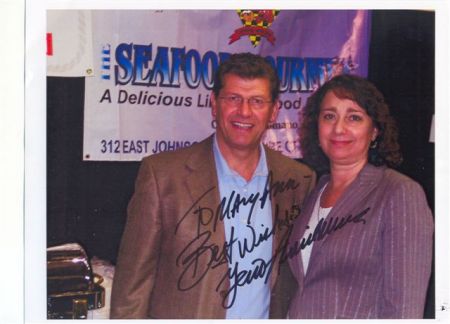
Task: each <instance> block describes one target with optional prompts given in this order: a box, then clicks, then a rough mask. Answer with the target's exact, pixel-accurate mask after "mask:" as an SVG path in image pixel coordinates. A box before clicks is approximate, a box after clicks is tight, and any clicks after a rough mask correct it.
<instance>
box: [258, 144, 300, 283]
mask: <svg viewBox="0 0 450 324" xmlns="http://www.w3.org/2000/svg"><path fill="white" fill-rule="evenodd" d="M264 148H265V150H266V158H267V165H268V169H269V176H271V183H272V184H273V183H275V182H277V181H287V180H288V179H289V173H290V170H289V169H288V168H286V167H285V165H284V164H283V163H279V160H278V158H277V157H276V156H275V154H276V153H275V152H273V151H271V150H269V149H267V148H266V147H264ZM268 185H269V186H270V183H269V184H268ZM268 189H269V190H270V188H268ZM270 200H271V205H272V226H273V227H274V226H276V223H277V218H278V219H283V218H284V216H285V211H286V210H290V208H291V207H292V206H293V204H294V197H293V195H287V194H278V195H275V196H273V195H272V194H271V196H270ZM273 230H274V236H273V238H272V240H273V241H272V256H273V257H274V256H275V257H274V258H273V268H272V273H271V279H270V284H271V288H273V287H274V285H275V283H276V279H277V273H278V269H279V263H280V262H279V261H280V259H279V257H280V253H281V251H280V249H281V248H282V247H283V246H284V244H287V243H288V242H283V239H287V235H288V233H287V228H286V227H284V228H283V229H282V230H278V228H273Z"/></svg>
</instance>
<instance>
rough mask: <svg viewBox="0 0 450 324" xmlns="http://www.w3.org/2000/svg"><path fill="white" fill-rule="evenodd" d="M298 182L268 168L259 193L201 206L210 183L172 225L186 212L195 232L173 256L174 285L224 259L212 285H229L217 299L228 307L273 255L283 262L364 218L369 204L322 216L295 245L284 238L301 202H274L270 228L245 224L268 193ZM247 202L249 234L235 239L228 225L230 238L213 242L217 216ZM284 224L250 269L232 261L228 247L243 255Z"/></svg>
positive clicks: (265, 271) (190, 281)
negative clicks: (269, 251)
mask: <svg viewBox="0 0 450 324" xmlns="http://www.w3.org/2000/svg"><path fill="white" fill-rule="evenodd" d="M299 185H300V183H298V182H297V181H296V180H294V179H291V178H289V179H288V180H287V181H273V177H272V173H269V176H268V178H267V181H266V184H265V187H264V190H263V192H262V193H260V192H257V193H254V194H251V195H250V196H249V197H248V198H246V197H242V196H240V195H239V194H236V192H234V191H233V192H232V193H231V194H230V196H229V197H224V198H223V199H222V200H221V201H220V203H219V205H218V206H217V207H216V208H215V209H214V208H211V207H209V206H202V202H203V201H204V199H206V198H207V197H208V195H210V194H217V191H216V189H217V188H215V187H211V188H210V189H208V190H207V191H206V192H205V193H204V194H203V195H201V196H200V197H199V198H198V199H197V200H196V201H195V202H194V204H193V205H192V206H191V207H190V208H189V209H188V210H187V212H186V213H185V214H184V215H183V217H182V218H181V219H180V221H179V222H178V223H177V226H176V228H175V234H177V233H178V231H179V229H180V226H182V224H183V223H184V222H185V221H186V219H187V218H188V217H193V218H194V219H195V222H196V235H195V237H193V238H192V240H191V241H190V242H188V244H187V245H186V246H185V247H184V248H183V249H182V250H181V251H180V253H179V255H178V256H177V259H176V265H177V266H181V267H182V268H183V271H182V273H181V275H180V277H179V278H178V282H177V287H178V289H180V290H182V291H184V290H189V289H191V288H193V287H195V286H196V285H197V284H199V283H200V282H201V281H202V279H203V278H204V277H205V276H206V275H207V273H208V271H210V270H213V269H215V268H217V267H219V266H221V265H223V264H227V265H229V266H228V267H227V271H225V273H224V274H223V276H222V277H221V278H222V279H221V280H220V281H219V282H218V285H217V287H216V291H219V289H220V287H221V286H222V285H223V284H224V283H228V281H227V278H228V279H229V283H230V286H229V288H228V290H227V291H226V294H225V295H224V296H223V301H222V305H223V306H224V307H225V308H229V307H231V306H232V305H233V304H234V302H235V299H236V295H237V288H238V287H242V286H244V285H247V284H250V283H252V282H253V281H254V280H261V279H264V280H265V283H267V281H268V279H269V278H270V274H271V273H272V270H273V265H274V264H275V263H276V262H277V261H278V262H279V263H281V262H285V261H286V260H287V259H288V258H290V257H294V256H295V255H297V254H298V253H299V252H300V250H301V249H304V248H305V247H306V246H308V245H310V244H312V242H314V241H317V240H321V239H323V238H324V237H325V236H326V235H329V234H331V233H332V232H334V231H336V230H338V229H340V228H342V227H344V226H345V225H346V224H348V223H349V222H353V223H358V222H362V223H365V220H364V219H363V216H364V215H365V214H366V213H367V212H368V210H369V209H370V208H367V209H366V210H365V211H363V212H361V213H359V214H357V215H355V216H354V217H353V216H352V215H349V216H348V217H346V218H343V219H339V218H337V219H335V221H334V222H333V219H330V220H329V221H325V220H322V221H321V222H319V224H318V225H317V226H316V228H315V230H314V234H312V236H311V237H308V239H307V240H304V239H303V240H302V241H301V243H299V242H296V244H295V245H294V246H288V238H289V236H290V234H291V232H292V229H293V220H294V219H295V218H297V216H298V215H299V214H300V207H299V206H298V205H293V206H291V208H290V209H289V210H280V208H279V206H278V205H275V206H274V208H275V215H274V222H273V224H272V227H271V228H264V229H263V230H262V231H260V232H259V234H258V233H257V231H255V229H254V228H253V227H252V226H251V225H250V221H251V217H252V215H253V213H254V212H255V210H258V209H259V208H263V207H264V206H265V204H266V203H267V200H268V199H270V200H271V199H272V198H273V197H274V196H276V195H278V194H282V193H285V192H288V191H289V190H295V189H296V188H298V186H299ZM246 205H250V211H249V213H248V215H247V225H246V228H247V229H248V230H249V231H250V234H251V235H250V237H249V238H245V239H243V240H239V239H238V238H237V237H236V236H235V231H234V228H233V227H231V232H230V239H229V241H228V242H227V241H225V242H224V243H223V244H221V245H218V244H216V243H213V242H211V236H212V235H213V233H214V232H215V231H216V229H217V224H218V222H219V221H223V220H224V219H225V217H227V218H228V219H230V218H233V217H235V216H236V215H237V213H238V212H239V208H240V207H241V206H246ZM284 227H287V229H286V235H284V236H283V237H282V238H281V241H280V243H279V244H278V246H276V247H275V249H274V254H273V255H272V257H271V259H270V260H263V259H260V258H257V259H255V260H253V261H252V263H251V264H252V267H253V268H252V269H240V268H239V262H234V263H233V251H236V250H237V251H238V255H239V257H240V258H244V257H246V256H248V254H250V253H251V252H253V250H254V249H255V248H257V247H258V246H259V245H260V244H262V243H263V242H266V241H268V240H270V239H272V238H273V237H274V235H275V232H276V231H277V230H282V229H283V228H284Z"/></svg>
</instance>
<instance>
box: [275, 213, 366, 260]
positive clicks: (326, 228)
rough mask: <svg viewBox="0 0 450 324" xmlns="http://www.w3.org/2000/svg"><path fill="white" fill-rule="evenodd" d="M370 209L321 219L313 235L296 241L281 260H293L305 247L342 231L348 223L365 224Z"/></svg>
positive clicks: (310, 234)
mask: <svg viewBox="0 0 450 324" xmlns="http://www.w3.org/2000/svg"><path fill="white" fill-rule="evenodd" d="M369 210H370V207H368V208H366V209H364V210H363V211H361V212H359V213H357V214H355V215H352V214H350V215H348V216H347V217H342V218H339V217H336V218H333V217H330V218H327V219H324V218H321V219H320V221H319V223H318V224H317V225H316V227H315V228H314V232H313V233H309V235H308V237H306V238H305V237H303V238H302V239H301V240H300V241H296V242H295V243H294V245H292V246H290V247H289V248H288V251H286V255H285V256H283V259H287V258H293V257H294V256H296V255H297V254H299V253H300V251H301V250H303V249H305V248H306V247H307V246H309V245H311V244H312V243H313V242H315V241H321V240H323V239H324V238H325V237H326V236H327V235H331V234H332V233H334V232H336V231H337V230H340V229H342V228H343V227H344V226H345V225H347V224H348V223H363V224H365V223H366V220H365V219H364V216H365V215H366V214H367V213H368V212H369Z"/></svg>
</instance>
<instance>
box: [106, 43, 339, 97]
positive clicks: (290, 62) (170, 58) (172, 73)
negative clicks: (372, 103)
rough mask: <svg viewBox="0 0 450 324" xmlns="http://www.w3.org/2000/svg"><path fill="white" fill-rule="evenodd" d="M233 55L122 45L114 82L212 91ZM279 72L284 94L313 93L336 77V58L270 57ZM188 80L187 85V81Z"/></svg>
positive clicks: (116, 57)
mask: <svg viewBox="0 0 450 324" xmlns="http://www.w3.org/2000/svg"><path fill="white" fill-rule="evenodd" d="M229 56H230V53H226V52H219V53H216V52H213V51H207V52H206V53H204V54H201V53H200V52H199V51H197V50H196V49H186V48H185V47H183V48H178V47H170V48H169V47H163V46H158V47H156V49H155V47H154V46H153V44H149V45H142V44H133V43H121V44H119V45H118V46H117V47H116V49H115V61H116V63H117V64H115V65H114V78H115V84H116V85H126V84H132V85H137V86H147V87H156V86H158V87H175V88H178V87H180V86H181V84H182V82H184V83H185V84H186V86H187V87H189V88H191V89H196V88H198V87H199V86H200V85H203V87H204V88H206V89H207V90H211V89H212V87H213V84H214V77H213V76H214V74H215V71H216V69H217V67H218V65H219V63H220V62H222V61H224V60H226V59H227V58H228V57H229ZM265 59H266V60H267V61H268V62H269V63H270V64H272V66H273V67H274V68H275V69H276V70H277V72H278V76H279V77H280V80H281V91H282V92H311V91H313V90H314V89H315V88H317V86H319V85H321V84H322V83H323V82H325V81H326V79H327V78H328V77H329V76H331V75H332V69H333V64H334V62H335V60H336V58H301V57H284V56H277V57H272V56H266V57H265ZM183 80H184V81H183Z"/></svg>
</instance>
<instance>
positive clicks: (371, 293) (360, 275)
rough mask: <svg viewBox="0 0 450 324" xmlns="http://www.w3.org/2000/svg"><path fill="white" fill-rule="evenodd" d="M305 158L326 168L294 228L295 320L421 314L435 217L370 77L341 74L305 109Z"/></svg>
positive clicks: (291, 312)
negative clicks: (406, 167) (403, 167)
mask: <svg viewBox="0 0 450 324" xmlns="http://www.w3.org/2000/svg"><path fill="white" fill-rule="evenodd" d="M300 132H301V134H300V135H301V147H302V152H303V154H304V158H305V161H306V162H307V163H309V164H310V165H313V166H314V167H315V168H316V170H317V171H319V172H323V171H326V172H327V173H328V174H327V175H325V176H323V177H322V178H321V179H320V180H319V182H318V184H317V186H316V188H315V189H314V190H313V192H311V194H310V196H309V197H308V199H307V200H306V201H305V206H304V208H303V212H302V215H301V217H299V218H298V219H297V221H296V224H295V226H294V229H293V232H292V236H291V241H290V250H289V255H290V259H289V264H290V267H291V270H292V271H293V273H294V275H295V277H296V279H297V281H298V284H299V289H298V291H297V293H296V295H295V296H294V298H293V300H292V302H291V305H290V309H289V318H313V319H325V318H361V319H362V318H421V317H422V316H423V310H424V304H425V296H426V290H427V285H428V280H429V277H430V272H431V258H432V235H433V218H432V214H431V211H430V209H429V207H428V205H427V202H426V198H425V195H424V192H423V190H422V188H421V187H420V185H418V184H417V183H416V182H414V181H413V180H411V179H410V178H408V177H406V176H405V175H402V174H400V173H399V172H396V171H394V170H393V169H390V168H388V167H389V166H395V165H398V164H399V163H400V162H401V155H400V152H399V145H398V143H397V139H396V138H397V133H396V129H395V126H394V122H393V119H392V118H391V116H390V115H389V110H388V107H387V105H386V103H385V102H384V99H383V96H382V95H381V93H380V92H379V91H378V90H377V89H376V88H375V87H374V86H373V85H372V84H371V83H370V82H368V81H367V80H365V79H363V78H360V77H357V76H353V75H340V76H336V77H334V78H332V79H331V80H329V81H328V82H327V83H325V84H324V85H323V86H322V87H321V88H319V89H318V90H317V91H316V92H315V93H314V94H313V95H312V96H311V97H310V98H309V100H308V102H307V105H306V107H305V109H304V111H303V119H302V125H301V131H300Z"/></svg>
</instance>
